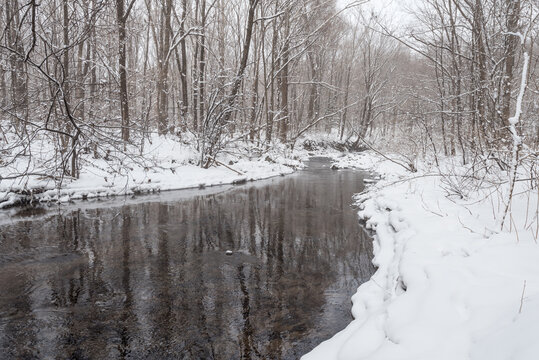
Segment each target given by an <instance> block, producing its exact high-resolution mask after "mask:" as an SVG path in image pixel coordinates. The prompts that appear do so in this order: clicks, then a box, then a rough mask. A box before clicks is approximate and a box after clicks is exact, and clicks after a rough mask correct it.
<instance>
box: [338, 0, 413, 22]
mask: <svg viewBox="0 0 539 360" xmlns="http://www.w3.org/2000/svg"><path fill="white" fill-rule="evenodd" d="M417 1H418V0H369V1H368V2H367V3H366V4H365V5H362V6H363V7H364V8H367V9H368V8H370V9H373V10H374V11H375V12H377V13H378V12H381V13H382V16H383V17H387V18H389V19H391V22H392V23H402V24H405V23H407V22H409V21H410V20H411V16H410V14H409V13H408V11H407V8H410V7H411V6H413V4H414V3H417ZM352 2H354V0H337V6H338V7H340V8H342V7H344V6H346V5H347V4H350V3H352Z"/></svg>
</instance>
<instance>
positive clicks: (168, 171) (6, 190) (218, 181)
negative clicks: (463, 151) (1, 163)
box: [0, 136, 346, 211]
mask: <svg viewBox="0 0 539 360" xmlns="http://www.w3.org/2000/svg"><path fill="white" fill-rule="evenodd" d="M157 140H161V143H160V144H159V143H158V141H157ZM162 140H163V139H154V142H155V143H156V144H157V146H156V149H152V151H151V152H150V153H152V155H153V156H154V157H155V159H154V163H155V165H154V167H153V168H147V167H142V166H140V165H139V164H124V166H123V167H121V168H120V171H116V172H115V173H111V172H110V171H109V172H107V171H103V170H102V169H103V168H104V167H105V166H104V165H103V164H100V165H101V167H100V166H86V167H85V168H83V169H82V171H81V176H80V178H79V179H64V181H63V182H61V183H60V184H58V183H57V182H55V181H53V180H51V179H50V178H42V177H41V178H40V177H38V176H27V177H21V179H20V180H19V181H15V180H14V181H11V183H9V184H8V185H6V184H5V181H6V180H5V179H4V184H1V183H2V182H1V181H0V184H1V185H2V186H1V187H0V211H2V210H5V209H10V208H16V207H21V206H26V205H32V204H52V203H59V204H62V203H72V202H74V201H83V200H89V199H99V198H115V197H121V196H132V195H135V196H137V195H147V194H155V193H160V192H166V191H177V190H188V189H197V188H198V189H204V188H206V187H216V186H222V185H236V184H238V185H239V184H244V183H246V182H252V181H259V180H266V179H270V178H273V177H277V176H285V175H289V174H292V173H294V172H296V171H297V170H300V169H303V168H304V167H305V162H306V161H307V160H308V159H309V158H310V157H314V156H322V157H328V158H331V159H333V160H336V159H338V158H340V157H343V156H345V155H346V151H343V150H342V149H339V148H337V147H336V146H335V144H339V143H338V142H337V141H335V140H334V139H332V138H331V137H329V138H328V137H324V136H314V137H310V138H306V139H304V140H303V143H302V144H301V146H298V147H296V148H295V149H294V150H290V149H288V150H287V149H286V148H283V147H282V146H281V147H277V148H276V149H275V150H272V151H270V152H268V153H267V154H265V155H264V156H252V155H250V154H248V153H247V152H246V150H245V149H239V150H240V152H239V153H238V154H237V155H236V156H230V155H228V156H223V157H220V158H219V161H216V162H215V163H214V165H213V166H211V167H210V168H208V169H203V168H201V167H199V166H195V165H192V164H191V163H192V162H193V161H194V159H196V158H197V156H198V155H197V153H196V151H194V149H192V148H189V147H185V146H184V145H183V144H181V143H179V142H177V141H174V140H171V139H164V140H165V141H162ZM178 146H180V147H178ZM97 161H98V162H100V163H104V161H103V159H98V160H97ZM125 169H127V171H126V170H125ZM0 170H1V169H0ZM0 175H2V171H0ZM1 179H2V177H1V176H0V180H1Z"/></svg>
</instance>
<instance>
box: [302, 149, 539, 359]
mask: <svg viewBox="0 0 539 360" xmlns="http://www.w3.org/2000/svg"><path fill="white" fill-rule="evenodd" d="M335 167H336V168H349V167H354V168H360V169H363V170H368V171H370V172H373V173H377V174H379V175H381V179H380V180H379V182H378V183H376V184H374V185H372V186H369V187H367V189H366V190H365V191H364V192H363V193H361V194H357V195H356V196H355V200H354V201H355V202H356V204H357V205H358V206H359V207H360V210H359V212H358V216H359V218H360V219H361V220H363V221H364V222H365V224H366V227H367V228H368V229H371V230H374V231H375V236H374V238H373V242H374V244H373V249H374V258H373V264H374V265H375V266H376V267H377V271H376V273H375V274H374V275H373V276H372V278H371V279H370V280H369V281H368V282H366V283H364V284H362V285H361V286H360V287H359V288H358V291H357V292H356V294H355V295H354V296H353V297H352V303H353V307H352V315H353V316H354V320H353V321H352V322H351V323H350V324H349V325H348V326H347V327H346V328H345V329H344V330H342V331H341V332H339V333H337V334H336V335H335V336H334V337H333V338H331V339H329V340H327V341H325V342H323V343H321V344H320V345H319V346H318V347H317V348H315V349H314V350H313V351H311V352H310V353H308V354H306V355H305V356H303V357H302V359H303V360H318V359H320V360H332V359H335V360H336V359H339V360H342V359H346V360H348V359H355V360H359V359H368V360H375V359H380V360H387V359H403V360H404V359H416V360H419V359H425V360H427V359H429V360H430V359H436V360H442V359H447V360H454V359H500V360H501V359H508V358H511V359H521V360H525V359H530V358H539V345H537V342H536V341H534V340H533V336H532V335H530V334H534V333H535V334H537V333H538V332H539V265H538V263H539V261H538V259H539V246H538V245H537V239H536V238H534V237H533V234H530V233H525V232H524V229H525V228H526V224H527V223H529V222H531V220H530V218H531V216H530V217H529V216H528V215H529V214H528V213H529V212H530V209H532V210H535V209H536V208H537V203H534V200H533V199H532V200H531V203H530V197H529V196H528V197H526V196H525V195H523V194H524V193H523V192H521V193H519V194H520V195H519V196H516V197H515V198H514V199H513V212H514V217H515V219H524V218H526V221H525V222H524V224H521V221H519V220H516V221H513V223H514V225H513V226H512V228H508V229H504V231H496V230H495V228H496V224H497V219H496V216H494V218H493V216H492V214H493V213H495V211H493V206H494V205H492V200H493V196H494V195H492V194H484V193H481V194H478V195H477V196H476V197H474V198H468V199H460V200H458V199H455V198H453V197H451V196H450V194H448V191H447V188H444V186H443V184H442V179H441V178H440V177H438V176H431V174H432V171H431V170H432V167H429V166H427V165H426V164H421V166H418V168H419V171H418V172H417V173H415V174H411V173H409V172H407V171H406V170H404V168H402V167H400V166H398V165H396V164H395V163H391V162H389V161H387V160H385V159H383V158H381V157H380V156H378V155H376V154H374V153H371V152H366V153H362V154H360V155H358V156H351V157H348V158H343V159H341V160H340V161H338V162H336V163H335ZM502 195H503V192H502ZM538 199H539V195H538ZM535 201H537V200H535ZM498 207H499V205H498ZM495 215H496V213H495ZM535 216H536V218H535V221H538V219H537V215H535ZM538 224H539V223H538ZM500 290H502V291H500Z"/></svg>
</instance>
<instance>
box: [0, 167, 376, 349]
mask: <svg viewBox="0 0 539 360" xmlns="http://www.w3.org/2000/svg"><path fill="white" fill-rule="evenodd" d="M363 175H364V173H361V172H358V171H352V170H339V171H333V170H330V169H329V162H328V161H327V160H323V159H313V160H311V162H310V166H309V167H308V169H306V170H304V171H300V172H298V173H296V174H294V175H290V176H287V177H279V178H274V179H270V180H267V181H262V182H257V183H249V184H246V185H242V186H235V187H232V186H228V187H221V188H211V189H206V190H202V191H183V192H182V191H177V192H167V193H162V194H160V195H156V196H148V197H138V198H135V199H126V200H125V201H124V200H122V199H120V198H116V199H112V200H102V201H87V202H80V203H77V204H74V205H68V206H61V207H52V208H49V209H46V210H45V209H35V208H34V209H18V210H12V212H11V213H10V214H9V216H6V215H5V213H4V216H3V217H2V221H1V222H0V359H34V358H35V359H120V358H131V359H297V358H299V357H300V356H301V355H303V354H305V353H306V352H308V351H309V350H311V349H312V348H314V347H315V346H316V345H317V344H319V343H320V342H321V341H323V340H326V339H328V338H329V337H331V336H332V335H333V334H335V333H336V332H338V331H339V330H341V329H342V328H344V327H345V326H346V325H347V324H348V323H349V322H350V321H351V320H352V317H351V314H350V308H351V302H350V297H351V296H352V294H353V293H354V292H355V291H356V289H357V287H358V285H359V284H360V283H362V282H363V281H366V280H367V279H368V278H369V277H370V276H371V275H372V273H373V272H374V268H373V266H372V264H371V258H372V244H371V240H370V239H369V236H368V235H367V234H366V232H365V231H364V230H363V229H362V227H361V226H360V225H359V222H358V218H357V214H356V211H355V210H353V209H352V208H351V207H350V204H351V203H352V199H351V197H352V195H353V194H354V193H356V192H359V191H361V190H362V189H363V181H362V179H363ZM227 250H232V251H233V254H232V255H226V251H227Z"/></svg>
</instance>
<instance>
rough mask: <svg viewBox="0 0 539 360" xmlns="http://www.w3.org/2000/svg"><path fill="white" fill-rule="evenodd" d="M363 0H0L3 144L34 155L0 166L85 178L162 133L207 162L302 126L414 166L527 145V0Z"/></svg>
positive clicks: (279, 139)
mask: <svg viewBox="0 0 539 360" xmlns="http://www.w3.org/2000/svg"><path fill="white" fill-rule="evenodd" d="M367 3H368V2H366V1H355V2H349V3H347V4H345V5H342V4H341V5H339V4H337V3H336V1H334V0H329V1H328V0H308V1H305V0H266V1H262V0H250V1H224V0H213V1H210V0H195V1H191V0H189V1H188V0H181V1H174V0H130V1H126V0H116V1H107V0H63V1H62V0H46V1H43V0H42V1H38V0H31V1H26V0H6V2H5V3H4V4H3V6H2V14H1V16H0V27H1V31H2V32H1V34H0V56H1V57H0V65H1V66H0V81H1V86H0V93H1V95H0V97H1V104H0V105H1V108H0V111H1V113H0V134H1V137H0V141H1V142H0V153H1V158H0V159H1V160H0V161H1V162H2V166H4V167H9V166H10V165H13V164H14V163H15V162H18V161H20V160H21V158H23V159H24V161H25V162H26V163H27V164H30V162H32V161H31V160H30V158H31V157H32V156H36V154H35V153H40V155H39V156H40V158H39V161H38V162H39V164H38V165H36V164H35V163H34V162H32V165H28V166H22V167H21V166H20V165H17V166H14V167H13V169H12V171H9V172H8V173H7V174H6V173H3V175H2V176H3V178H4V179H7V178H14V177H19V176H27V175H28V173H36V174H40V175H43V176H47V177H53V178H54V179H64V178H65V177H69V178H78V177H79V174H80V171H81V169H82V168H83V167H84V164H85V163H87V162H89V161H91V159H92V158H107V159H108V158H114V157H117V156H118V154H124V155H125V154H129V156H130V157H137V156H138V155H140V154H143V153H144V147H145V144H147V143H148V142H149V141H150V142H151V141H152V139H153V138H152V136H153V135H155V134H158V135H159V136H168V137H171V136H172V137H175V138H176V139H177V140H178V141H183V142H188V143H189V144H190V145H191V146H193V147H195V148H196V152H197V153H198V159H196V162H197V164H198V165H199V166H201V167H205V168H207V167H209V166H211V165H212V163H213V159H214V158H215V157H216V156H217V155H218V154H219V153H220V152H221V151H223V150H224V149H226V148H227V146H229V145H230V144H231V143H234V142H236V143H237V142H241V143H244V144H245V146H246V147H248V148H249V149H250V151H255V152H258V153H263V152H264V151H265V150H266V149H267V148H268V147H273V146H275V144H277V143H278V144H281V145H284V146H286V147H289V148H290V147H291V148H293V147H294V145H295V143H296V141H297V140H298V139H299V138H300V137H301V136H302V135H305V134H307V133H309V132H313V131H315V132H322V133H331V132H332V133H333V134H334V135H336V136H337V137H338V139H339V140H340V141H342V142H346V143H348V144H349V146H350V147H351V148H360V147H365V146H368V147H371V146H375V147H377V148H378V147H380V148H383V149H384V150H386V149H392V150H394V151H396V152H400V153H401V154H402V155H403V156H404V157H405V158H406V159H408V160H407V161H406V162H407V164H406V166H411V167H413V162H414V159H415V158H417V157H425V156H427V155H428V156H434V157H435V158H436V159H437V157H438V156H440V155H443V156H457V157H459V158H460V161H461V162H462V163H463V164H466V163H470V162H477V161H478V162H481V159H494V160H495V162H496V163H497V165H498V166H499V167H500V168H502V169H506V168H507V167H509V166H510V163H511V158H512V157H514V154H513V155H511V154H512V153H513V151H512V146H513V145H512V144H513V139H517V138H518V139H521V141H517V142H518V144H517V152H518V153H520V151H522V148H523V147H524V148H525V151H526V152H527V153H529V154H530V156H533V157H536V156H537V146H538V143H539V126H538V115H537V111H536V110H537V91H538V84H537V76H536V70H537V60H538V59H539V57H538V56H539V54H537V52H536V51H534V50H535V47H536V44H537V26H536V16H537V4H535V2H533V1H512V0H487V1H480V0H474V1H472V0H424V1H420V2H417V4H416V5H415V6H414V7H413V8H410V9H407V11H408V13H409V16H410V17H411V18H412V19H413V20H412V21H410V22H408V24H402V23H399V22H398V21H395V20H394V19H391V14H387V12H386V13H385V14H383V13H376V12H374V11H373V10H372V9H370V8H368V7H366V5H368V4H367ZM521 79H522V80H523V81H525V84H526V85H527V86H526V87H525V88H523V93H522V94H519V88H520V83H521ZM519 95H521V96H519ZM517 106H518V111H517V112H518V119H517V120H516V121H515V122H514V124H513V123H511V122H510V121H509V120H510V118H513V117H514V111H515V110H514V109H515V107H517ZM513 125H514V126H513ZM40 142H41V143H45V144H47V146H48V147H47V151H46V153H43V151H40V150H38V149H37V148H35V147H36V143H40ZM34 148H35V149H34ZM33 149H34V150H33ZM40 149H42V148H40ZM517 155H518V154H517ZM32 169H33V170H32Z"/></svg>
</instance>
